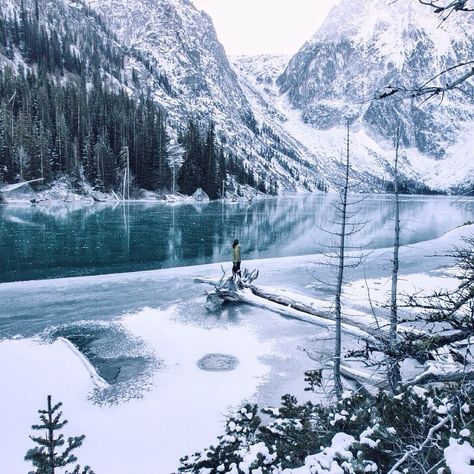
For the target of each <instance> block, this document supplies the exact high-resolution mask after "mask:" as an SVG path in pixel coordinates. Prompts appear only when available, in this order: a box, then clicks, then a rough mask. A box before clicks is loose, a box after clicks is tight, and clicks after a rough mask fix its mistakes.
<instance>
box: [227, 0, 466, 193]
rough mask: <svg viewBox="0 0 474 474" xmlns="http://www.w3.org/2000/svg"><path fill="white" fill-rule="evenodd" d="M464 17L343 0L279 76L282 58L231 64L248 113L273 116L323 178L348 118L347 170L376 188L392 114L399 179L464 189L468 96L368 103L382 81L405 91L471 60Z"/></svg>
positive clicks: (403, 4) (386, 162) (388, 150)
mask: <svg viewBox="0 0 474 474" xmlns="http://www.w3.org/2000/svg"><path fill="white" fill-rule="evenodd" d="M472 21H473V15H472V14H468V13H461V12H457V13H455V14H453V15H451V16H450V17H449V19H448V20H447V21H446V22H444V23H442V24H440V19H439V17H438V16H437V15H435V14H434V13H433V12H432V10H431V9H429V8H426V7H424V6H422V5H420V4H419V3H418V2H413V1H411V0H399V1H397V2H391V1H389V0H383V1H380V0H367V1H366V0H342V1H340V2H338V3H337V4H336V5H335V6H334V8H333V9H332V11H331V12H330V13H329V15H328V17H327V19H326V20H325V22H324V23H323V25H322V26H321V28H320V29H319V30H318V31H317V32H316V34H315V35H314V36H313V38H312V39H311V40H310V41H308V42H307V43H305V45H303V46H302V48H301V49H300V51H299V52H298V53H297V54H296V55H295V56H294V57H293V58H292V59H291V60H290V61H289V63H288V65H287V67H286V69H285V71H284V72H283V74H282V75H280V76H279V77H278V78H277V77H276V76H274V75H276V74H278V67H276V66H274V65H276V64H278V63H279V64H282V62H283V61H282V59H276V58H272V57H268V58H267V59H265V58H262V56H257V57H254V58H253V60H251V59H248V60H247V61H246V62H243V61H242V60H239V61H238V64H236V62H235V61H234V65H235V67H236V70H237V72H238V73H239V74H240V75H241V77H242V78H243V79H242V81H241V82H242V83H243V84H250V85H251V89H252V90H253V91H254V92H253V95H254V97H255V100H254V103H253V105H254V109H255V108H256V107H255V106H260V110H261V111H262V113H266V114H267V115H270V116H271V117H273V119H274V121H275V122H276V123H278V122H279V123H280V126H281V128H282V129H283V130H285V131H286V132H287V133H289V134H290V135H291V136H292V137H293V138H294V140H295V146H297V147H298V149H299V150H302V153H304V152H305V151H306V152H307V153H308V152H309V153H310V154H311V155H313V156H314V157H315V163H316V166H318V167H321V169H322V171H323V174H324V175H325V176H329V177H330V175H331V170H337V168H338V166H337V162H338V160H339V159H340V154H341V150H342V148H343V144H344V124H345V122H346V119H347V118H349V119H350V121H351V122H352V132H353V133H352V152H351V156H352V165H353V169H354V172H355V174H356V175H358V178H359V179H360V181H361V182H362V183H364V184H365V185H366V188H368V189H370V186H373V188H374V189H377V188H378V189H380V187H381V186H382V183H381V182H380V180H382V181H383V180H386V179H391V177H390V167H391V164H392V162H393V144H392V141H393V135H394V127H395V126H394V123H395V122H396V121H397V120H400V122H401V127H402V142H403V148H404V149H405V150H404V152H403V156H402V158H401V160H400V172H401V174H402V175H404V176H405V178H406V179H408V180H412V181H413V183H416V184H418V185H420V186H421V185H424V184H426V185H428V186H430V187H431V188H434V189H449V188H451V187H457V186H465V187H468V186H469V184H472V182H473V180H474V160H472V148H473V147H472V144H473V140H474V136H473V132H472V130H473V127H474V100H473V99H472V96H471V98H466V96H465V94H463V93H462V92H460V91H457V92H453V93H450V94H447V95H446V96H445V97H443V101H442V102H441V103H440V102H439V101H436V100H432V101H429V102H427V103H426V104H424V105H423V106H422V107H418V106H417V104H415V103H413V102H411V101H410V100H406V101H403V100H401V99H400V98H399V97H395V98H392V99H393V100H392V99H386V100H383V101H380V100H371V99H372V98H374V97H375V96H376V95H377V94H378V93H380V92H381V91H383V90H384V88H385V87H386V86H388V85H398V86H406V87H413V86H416V85H417V84H420V83H423V82H425V81H427V80H428V79H430V78H431V77H433V76H435V75H436V74H437V73H438V72H439V71H441V70H443V69H445V68H447V67H449V66H451V65H453V64H456V63H460V62H463V61H467V60H469V59H472V55H473V49H472V45H473V40H474V34H473V31H474V30H473V29H472ZM252 61H253V66H252ZM242 63H243V65H242ZM272 75H273V77H272ZM453 77H454V76H450V77H444V76H443V78H442V79H438V82H439V81H449V80H452V78H453ZM275 82H276V84H277V85H278V86H279V87H277V86H275ZM438 82H437V81H434V82H433V83H432V84H433V85H436V84H438ZM466 87H467V88H468V89H469V88H470V87H472V83H471V85H469V84H466ZM244 90H246V88H245V87H244ZM248 95H249V96H250V95H251V93H249V94H248ZM262 104H265V105H264V106H263V105H262Z"/></svg>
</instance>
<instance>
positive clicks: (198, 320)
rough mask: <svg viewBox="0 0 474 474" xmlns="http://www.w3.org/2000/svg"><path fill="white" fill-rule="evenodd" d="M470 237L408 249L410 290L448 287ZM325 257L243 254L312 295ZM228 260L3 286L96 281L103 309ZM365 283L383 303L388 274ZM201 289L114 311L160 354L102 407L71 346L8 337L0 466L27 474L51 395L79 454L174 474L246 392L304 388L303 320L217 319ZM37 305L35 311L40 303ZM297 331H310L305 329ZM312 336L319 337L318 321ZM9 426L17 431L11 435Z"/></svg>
mask: <svg viewBox="0 0 474 474" xmlns="http://www.w3.org/2000/svg"><path fill="white" fill-rule="evenodd" d="M473 234H474V225H469V226H462V227H459V228H456V229H453V230H451V231H450V232H448V233H447V234H445V235H444V236H442V237H440V238H438V239H435V240H431V241H425V242H420V243H418V244H414V245H410V246H406V247H403V248H402V249H401V260H402V262H404V265H402V274H403V277H402V280H403V284H404V285H405V287H406V288H408V287H409V286H410V285H411V284H417V285H418V288H419V287H420V285H425V284H429V285H432V286H437V285H439V284H443V283H449V276H446V275H440V267H446V266H449V265H450V264H452V260H451V259H450V258H449V257H447V256H446V254H447V252H448V251H449V250H450V249H451V248H452V247H453V246H459V245H460V244H461V243H462V238H463V237H466V236H469V235H473ZM428 256H429V258H427V257H428ZM321 258H322V257H321V256H320V255H306V256H299V257H283V258H277V259H260V260H254V261H249V262H245V266H248V267H249V268H259V269H260V271H261V275H262V276H261V280H262V281H261V283H262V284H263V285H265V286H271V287H277V288H288V290H289V291H293V292H297V293H300V294H301V295H303V296H312V295H313V292H314V288H312V287H311V282H312V281H313V277H312V276H311V274H310V272H314V268H315V265H316V264H317V263H318V261H320V260H321ZM389 258H390V256H389V255H388V254H387V249H379V250H376V251H375V253H374V254H373V255H372V256H371V259H372V264H371V265H372V266H373V267H376V266H377V265H380V269H382V263H381V261H382V260H389ZM220 266H221V264H220V263H215V264H208V265H203V266H195V267H179V268H174V269H163V270H153V271H146V272H135V273H124V274H111V275H100V276H90V277H73V278H65V279H58V280H42V281H27V282H16V283H4V284H1V285H0V298H2V299H3V298H12V297H14V298H18V300H21V299H22V298H23V299H24V300H25V301H26V300H28V299H29V300H30V301H31V300H32V299H33V298H32V296H34V295H35V294H36V295H39V294H41V293H43V292H45V291H50V292H52V295H53V297H54V295H55V294H56V295H59V294H60V293H62V292H63V291H64V290H65V289H68V291H71V292H72V293H71V294H72V295H74V297H75V298H76V300H77V299H78V298H81V295H82V294H83V293H82V292H84V294H86V293H88V292H89V291H90V289H92V288H97V289H98V290H97V291H98V293H97V295H100V294H101V293H102V297H101V299H97V301H96V304H97V311H99V312H100V311H101V305H108V304H109V303H108V299H107V298H110V299H112V298H115V299H119V293H118V292H119V291H120V288H121V286H120V285H124V284H125V285H126V286H127V287H129V286H135V287H137V288H141V289H142V291H143V289H144V288H147V286H146V285H147V284H151V283H152V282H155V283H156V284H157V285H162V286H165V290H166V291H173V290H172V288H173V282H175V281H184V282H185V283H184V285H185V286H184V288H190V289H191V288H193V289H194V288H195V286H196V285H194V284H193V283H192V277H193V276H195V275H218V274H220V271H221V270H220ZM420 266H421V268H420ZM420 275H422V276H423V281H422V280H421V279H420ZM387 278H388V275H387ZM367 281H368V283H369V285H370V286H371V288H373V289H374V292H375V293H374V300H377V301H383V300H384V298H385V296H384V290H383V288H384V281H383V277H380V273H378V272H377V273H374V274H373V275H369V278H368V280H367ZM360 283H361V280H360V276H359V279H357V278H354V279H353V281H352V285H350V287H347V288H346V294H347V297H348V298H349V297H350V299H351V301H352V302H351V303H350V304H352V309H353V310H360V309H361V307H363V306H364V301H363V295H364V292H365V291H366V290H365V289H364V288H362V285H361V284H360ZM167 285H168V286H167ZM168 288H169V289H168ZM75 291H76V292H77V293H74V292H75ZM145 291H146V290H145ZM181 291H183V289H181ZM193 291H194V292H193V293H191V296H190V300H189V301H186V300H185V298H183V296H178V295H177V296H176V297H175V303H174V304H172V305H166V304H165V307H163V306H162V302H160V301H157V302H156V306H154V307H145V308H142V309H140V310H137V311H133V312H131V313H127V312H126V314H124V315H122V316H120V314H121V311H118V312H117V313H116V317H117V318H118V321H119V322H120V324H121V325H122V326H123V327H124V328H125V329H126V330H127V331H128V332H129V333H130V334H132V335H133V336H134V337H136V338H139V339H140V340H141V341H142V342H143V344H144V345H145V346H146V347H147V349H148V350H149V351H150V352H151V353H153V354H154V355H155V356H156V357H157V358H158V359H160V360H161V361H162V365H160V369H159V370H156V371H155V372H154V373H153V374H152V377H151V379H150V386H149V387H148V389H147V390H144V391H143V393H142V398H131V399H129V400H121V401H119V402H118V403H115V404H111V405H104V404H100V405H96V404H94V403H93V399H94V391H95V390H96V387H95V385H94V383H93V381H92V380H91V373H90V370H87V368H86V367H85V366H84V364H83V361H81V360H80V358H79V357H77V355H75V354H74V353H73V352H72V351H70V350H69V349H68V348H66V347H65V345H64V344H63V343H61V342H60V341H55V342H53V343H45V341H44V340H40V339H38V338H18V339H14V338H13V339H4V340H2V341H0V376H1V377H2V380H3V381H5V382H6V383H5V384H4V388H3V389H2V391H1V392H0V403H1V404H2V406H4V407H6V406H8V407H9V409H8V410H6V411H5V412H4V413H3V414H2V426H3V428H4V429H3V430H2V434H1V435H0V439H1V442H0V470H1V471H5V472H9V473H11V474H16V473H18V474H20V473H22V472H24V471H25V470H26V469H27V465H26V463H25V462H24V461H23V456H24V454H25V452H26V450H27V449H28V448H29V447H31V446H30V445H31V441H30V440H29V438H28V435H29V434H31V430H30V426H31V424H33V423H34V422H36V410H37V409H39V408H42V407H43V406H44V403H45V400H46V395H48V394H52V395H53V399H56V400H60V401H62V402H63V403H64V407H63V408H64V413H65V416H66V418H67V419H69V421H70V423H69V424H68V427H67V428H68V430H67V431H66V435H77V434H82V433H84V434H86V435H87V438H86V440H85V442H84V445H83V447H82V448H81V449H80V452H78V455H79V460H80V461H81V462H82V463H88V464H90V465H91V466H92V467H93V468H94V470H95V471H96V472H113V473H114V474H121V473H123V474H129V473H130V472H137V473H140V474H148V473H150V474H151V473H157V472H158V473H159V474H167V473H170V472H173V470H175V469H176V466H177V464H178V461H179V457H180V456H183V455H185V454H189V453H191V452H194V451H196V450H199V449H201V448H203V447H205V446H208V445H209V444H212V442H213V440H214V439H215V437H216V436H217V435H218V434H219V433H220V432H221V431H222V423H223V419H224V416H225V414H226V413H227V411H228V409H229V408H230V407H235V406H238V405H239V404H240V403H241V402H242V401H244V400H257V398H258V399H259V400H262V399H263V400H265V399H268V397H270V395H271V397H277V396H278V395H281V394H282V393H284V392H285V391H291V390H292V388H294V389H301V387H296V385H295V383H296V382H295V381H298V382H299V385H302V384H303V381H302V378H303V376H302V372H300V369H299V368H298V369H297V370H295V373H293V374H288V368H289V367H293V365H292V364H297V367H303V366H304V360H305V359H304V358H305V355H304V354H302V355H301V356H300V357H301V360H300V362H298V361H295V360H292V359H295V357H296V356H295V354H297V352H292V351H290V350H289V348H293V347H294V346H296V345H298V344H299V343H300V341H304V340H306V339H305V338H308V337H309V336H308V330H307V326H306V325H305V323H303V322H296V321H295V322H293V321H289V320H285V318H281V317H280V316H278V315H273V314H268V312H267V313H266V312H264V311H259V312H254V311H252V310H246V309H242V311H241V312H239V311H237V313H236V314H234V313H233V312H232V311H230V312H229V311H228V310H225V311H224V312H223V313H222V315H213V316H212V318H213V319H210V318H211V316H206V315H205V310H204V309H203V307H204V296H200V295H202V289H199V290H196V289H194V290H193ZM371 291H372V290H371ZM125 297H126V295H125ZM329 299H330V298H329V297H328V300H329ZM346 304H348V303H346ZM31 305H32V306H31V309H32V310H33V308H34V303H32V302H31ZM117 307H119V306H117ZM203 315H204V316H203ZM1 321H2V319H1V318H0V322H1ZM52 324H54V322H52ZM276 325H281V327H279V328H278V330H279V331H280V332H279V333H272V334H269V335H268V334H266V332H267V331H268V328H269V327H272V328H273V326H276ZM272 330H273V329H272ZM289 331H294V333H293V334H291V333H289ZM298 331H301V332H302V333H304V334H303V335H301V334H298ZM310 332H313V333H314V334H317V330H316V329H313V328H311V331H310ZM283 334H284V335H285V336H284V337H283V336H282V335H283ZM285 338H286V339H285ZM295 351H296V349H295ZM208 353H224V354H230V355H232V356H234V357H236V358H237V359H238V360H239V364H238V366H237V367H236V369H235V370H233V371H229V372H217V373H213V372H205V371H202V370H200V369H199V367H198V366H197V364H196V362H197V361H198V360H199V359H200V358H202V357H203V356H204V355H206V354H208ZM301 361H303V362H301ZM298 364H299V365H298ZM281 367H284V368H283V369H282V368H281ZM299 379H301V380H299ZM5 433H9V435H8V437H7V436H5ZM130 450H133V452H134V455H133V456H124V455H123V453H124V452H130Z"/></svg>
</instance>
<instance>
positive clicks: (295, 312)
mask: <svg viewBox="0 0 474 474" xmlns="http://www.w3.org/2000/svg"><path fill="white" fill-rule="evenodd" d="M256 278H258V271H253V272H247V271H244V272H243V274H242V277H241V278H238V277H236V278H234V277H229V278H225V272H224V271H223V276H222V277H221V279H220V280H218V281H216V280H214V279H210V278H202V277H196V278H195V279H194V281H196V282H198V283H207V284H210V285H212V286H214V289H213V290H212V291H210V292H208V293H207V298H208V300H212V299H214V298H218V299H221V300H222V301H228V302H241V303H246V304H249V305H252V306H255V307H259V308H264V309H268V310H270V311H273V312H275V313H278V314H281V315H282V316H286V317H290V318H294V319H298V320H300V321H304V322H307V323H310V324H314V325H316V326H320V327H324V328H326V329H330V330H333V331H335V329H336V321H335V318H334V317H332V315H331V316H330V315H329V313H328V314H323V313H321V314H319V313H318V312H317V311H316V310H314V309H313V308H310V307H309V306H308V307H306V308H305V309H306V311H303V310H302V309H303V307H304V306H305V305H297V304H296V302H294V301H293V300H291V302H288V300H285V299H284V298H281V297H278V296H277V295H273V294H269V293H266V292H264V291H262V290H261V289H258V288H256V287H255V286H254V285H252V282H253V281H254V280H255V279H256ZM293 303H294V306H293ZM342 331H343V332H344V333H345V334H348V335H350V336H353V337H356V338H359V339H363V340H365V341H367V342H369V343H371V344H373V345H377V344H378V342H379V341H378V339H377V338H376V337H375V336H374V335H371V334H370V333H369V332H368V331H366V330H365V328H361V327H357V326H356V325H353V324H351V323H349V322H343V323H342Z"/></svg>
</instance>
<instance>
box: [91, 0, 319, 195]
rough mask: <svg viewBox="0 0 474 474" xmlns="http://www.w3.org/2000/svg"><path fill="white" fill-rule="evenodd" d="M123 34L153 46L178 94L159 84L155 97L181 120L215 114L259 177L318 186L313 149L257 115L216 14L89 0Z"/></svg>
mask: <svg viewBox="0 0 474 474" xmlns="http://www.w3.org/2000/svg"><path fill="white" fill-rule="evenodd" d="M87 3H88V5H89V6H90V7H92V8H93V9H95V10H96V11H97V12H98V13H100V14H101V15H102V16H103V18H104V19H105V21H106V22H107V24H108V25H109V26H110V27H111V28H112V30H113V31H114V33H115V34H116V35H117V36H118V38H119V40H120V41H121V42H123V44H125V45H127V46H128V47H133V48H134V49H136V50H138V51H141V52H144V53H146V54H149V55H151V56H152V57H153V59H154V60H155V61H156V63H157V65H158V69H159V70H160V71H161V72H163V73H164V74H165V75H166V77H167V80H168V81H169V85H170V88H171V90H172V91H173V93H172V94H167V93H166V91H165V90H163V89H162V88H158V89H156V90H155V99H156V100H157V101H158V102H159V103H160V104H161V105H162V106H163V107H164V108H165V109H166V110H167V112H168V114H169V120H170V122H171V123H173V122H174V123H175V126H176V127H179V126H182V124H183V121H185V120H186V118H188V117H194V118H197V119H198V120H202V121H204V122H206V121H209V120H213V121H214V122H215V124H216V130H217V134H218V137H219V139H220V141H221V143H223V144H225V146H226V148H227V149H228V151H229V152H231V153H232V154H234V155H236V156H237V157H238V158H239V159H240V160H242V161H243V162H244V163H245V164H246V165H247V166H248V167H251V168H253V169H254V170H255V175H256V178H257V180H259V179H264V180H265V181H266V182H267V183H268V182H269V180H274V181H276V182H277V183H278V187H279V189H280V190H284V189H310V190H312V189H315V187H316V185H317V183H318V181H319V176H318V175H317V173H316V171H315V169H314V166H313V162H312V157H311V156H310V155H305V154H301V153H300V151H299V150H298V149H297V148H295V147H294V146H293V145H292V144H291V143H288V142H287V141H286V140H285V137H280V136H277V135H276V134H274V133H273V131H272V130H271V129H270V128H269V126H268V125H266V124H265V121H261V120H259V121H257V120H256V117H255V113H254V110H253V108H252V106H251V104H250V102H249V100H248V98H247V96H246V94H244V93H243V91H242V88H241V85H240V83H239V80H238V78H237V75H236V74H235V72H234V70H233V69H232V67H231V66H230V64H229V61H228V59H227V56H226V54H225V51H224V48H223V47H222V45H221V44H220V43H219V41H218V39H217V36H216V32H215V29H214V26H213V24H212V20H211V19H210V17H209V16H208V15H207V14H206V13H205V12H203V11H199V10H197V9H196V8H195V7H194V5H193V4H192V3H191V2H190V1H189V0H141V1H137V0H123V1H120V2H117V1H115V0H88V1H87Z"/></svg>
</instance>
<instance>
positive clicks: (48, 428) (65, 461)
mask: <svg viewBox="0 0 474 474" xmlns="http://www.w3.org/2000/svg"><path fill="white" fill-rule="evenodd" d="M47 404H48V406H47V408H46V410H38V413H39V414H40V417H39V418H40V420H41V424H39V425H32V429H33V430H35V431H45V434H44V437H43V436H30V438H31V439H32V440H33V441H34V442H35V443H36V444H38V445H39V446H36V447H34V448H32V449H30V450H28V452H27V453H26V456H25V461H31V462H32V463H33V466H34V467H35V468H36V469H35V470H34V471H31V472H30V473H29V474H55V473H58V472H59V471H57V469H56V468H61V467H66V466H68V465H69V464H73V463H75V462H76V461H77V458H76V456H75V455H74V454H73V451H74V450H75V449H77V448H79V447H80V446H81V445H82V442H83V441H84V438H85V435H81V436H74V437H70V438H68V439H67V447H65V448H64V449H63V451H62V452H59V449H58V448H61V447H62V446H64V444H65V441H64V435H63V434H59V435H57V432H58V431H60V430H61V429H62V428H64V426H65V425H66V424H67V422H68V421H67V420H61V418H62V412H61V411H59V409H60V408H61V406H62V403H57V404H56V405H54V406H53V405H52V403H51V395H48V401H47ZM66 474H67V471H66ZM72 474H94V473H93V471H92V470H91V469H90V467H89V466H86V467H84V468H83V469H82V470H81V467H80V466H79V465H76V466H75V468H74V471H72Z"/></svg>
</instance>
